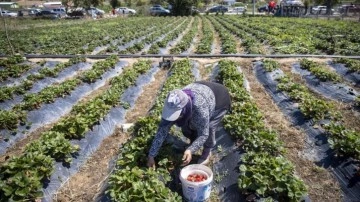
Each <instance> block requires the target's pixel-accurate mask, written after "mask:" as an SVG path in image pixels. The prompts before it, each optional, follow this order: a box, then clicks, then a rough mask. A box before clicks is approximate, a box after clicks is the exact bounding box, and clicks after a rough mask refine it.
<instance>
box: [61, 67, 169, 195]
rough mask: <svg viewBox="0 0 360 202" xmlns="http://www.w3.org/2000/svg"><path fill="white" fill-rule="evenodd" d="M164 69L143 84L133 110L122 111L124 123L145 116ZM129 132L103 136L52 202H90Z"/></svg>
mask: <svg viewBox="0 0 360 202" xmlns="http://www.w3.org/2000/svg"><path fill="white" fill-rule="evenodd" d="M166 73H167V71H165V70H160V71H159V72H158V73H157V74H156V75H155V79H154V81H151V82H150V83H149V84H148V85H147V86H145V87H144V89H143V93H142V94H141V95H140V97H139V98H138V100H137V101H136V103H135V106H134V108H133V110H131V111H129V112H128V113H127V114H126V120H127V122H128V123H133V122H135V121H136V120H137V119H138V118H139V117H142V116H145V115H146V114H147V112H148V110H149V109H150V108H151V102H150V101H151V100H154V99H155V98H156V96H157V93H156V92H158V90H159V89H160V87H161V85H162V83H163V82H164V81H165V79H166ZM129 137H130V134H128V133H124V132H122V131H121V130H120V128H118V129H117V130H116V132H115V133H114V134H113V135H111V136H110V137H108V138H106V139H105V140H104V141H103V142H102V144H101V145H100V147H99V149H98V150H97V151H95V152H94V153H93V155H92V156H91V157H90V158H89V160H88V161H87V162H86V163H85V165H83V166H82V167H81V169H80V170H79V172H78V173H76V174H75V175H74V176H72V177H71V178H70V179H69V180H68V181H67V182H65V183H64V184H63V186H62V187H61V188H60V190H59V192H58V193H57V194H56V195H55V197H54V201H59V202H60V201H61V202H62V201H64V202H65V201H66V202H69V201H74V202H75V201H76V202H79V201H84V202H88V201H94V199H95V198H96V196H97V194H98V193H99V191H100V188H101V187H102V185H103V183H104V182H105V181H106V180H107V178H108V177H109V175H110V173H111V170H109V162H111V160H112V159H113V158H114V157H115V156H116V155H118V154H119V151H120V150H121V147H119V146H120V145H121V144H123V143H125V142H126V141H127V140H128V139H129Z"/></svg>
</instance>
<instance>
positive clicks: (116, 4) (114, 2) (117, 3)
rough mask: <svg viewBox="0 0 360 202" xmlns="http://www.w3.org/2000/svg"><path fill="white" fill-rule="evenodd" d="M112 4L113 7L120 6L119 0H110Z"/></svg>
mask: <svg viewBox="0 0 360 202" xmlns="http://www.w3.org/2000/svg"><path fill="white" fill-rule="evenodd" d="M110 5H111V7H112V8H116V7H119V6H120V2H119V0H110Z"/></svg>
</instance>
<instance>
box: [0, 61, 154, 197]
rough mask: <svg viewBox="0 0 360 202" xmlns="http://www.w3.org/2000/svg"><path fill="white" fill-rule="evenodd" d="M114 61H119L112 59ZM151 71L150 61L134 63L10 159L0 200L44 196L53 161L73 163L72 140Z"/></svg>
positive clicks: (1, 170)
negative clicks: (104, 88)
mask: <svg viewBox="0 0 360 202" xmlns="http://www.w3.org/2000/svg"><path fill="white" fill-rule="evenodd" d="M112 59H117V58H116V57H113V58H112ZM150 67H151V65H150V62H149V61H140V62H138V63H135V64H134V65H133V67H132V68H129V69H126V70H124V71H123V73H122V74H121V75H119V76H117V77H115V78H113V79H112V80H111V87H110V89H109V90H107V91H106V92H105V93H103V94H101V95H99V96H97V97H95V98H93V99H91V100H89V101H87V102H84V103H80V104H78V105H76V106H74V107H73V109H72V111H71V112H70V115H69V116H68V117H66V118H65V119H63V120H62V121H60V122H59V123H57V124H55V126H53V127H52V129H50V131H47V132H43V133H42V134H41V137H40V139H38V140H36V141H33V142H31V143H30V144H28V145H27V146H26V149H25V151H24V153H23V154H22V155H21V156H19V157H11V158H10V159H8V160H7V161H6V162H5V163H4V164H3V165H2V166H1V167H0V179H1V180H0V198H1V200H4V201H9V200H14V201H17V200H35V199H36V198H37V197H39V196H40V195H41V187H42V182H43V180H44V179H47V178H48V177H49V176H50V175H51V173H52V172H53V165H54V161H64V162H65V163H70V162H71V159H72V156H73V155H76V151H77V150H78V149H79V147H78V146H76V145H71V143H70V140H71V139H74V138H76V139H81V138H82V137H84V134H85V132H86V131H88V130H90V129H91V128H92V127H93V125H94V124H97V123H98V122H99V120H100V119H101V118H103V117H104V116H105V115H106V113H108V112H109V110H110V109H111V108H112V107H114V106H117V105H119V104H121V103H120V96H121V94H122V93H123V92H124V90H125V89H127V88H129V87H130V86H131V85H134V84H135V82H136V78H137V77H138V76H139V75H140V74H143V73H145V72H146V71H147V70H148V69H149V68H150Z"/></svg>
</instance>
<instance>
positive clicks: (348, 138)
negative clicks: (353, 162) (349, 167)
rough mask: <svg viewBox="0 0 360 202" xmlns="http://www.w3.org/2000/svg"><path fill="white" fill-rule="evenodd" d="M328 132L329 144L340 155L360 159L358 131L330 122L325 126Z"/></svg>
mask: <svg viewBox="0 0 360 202" xmlns="http://www.w3.org/2000/svg"><path fill="white" fill-rule="evenodd" d="M325 129H326V132H327V133H328V134H329V140H328V141H329V144H330V146H331V148H333V149H335V150H336V151H337V152H338V153H339V154H340V155H342V156H343V155H347V156H351V157H354V158H356V159H360V139H359V136H360V134H359V132H356V131H355V130H349V129H347V128H345V126H343V125H341V124H337V123H334V122H332V123H330V124H329V125H326V126H325Z"/></svg>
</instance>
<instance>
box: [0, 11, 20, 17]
mask: <svg viewBox="0 0 360 202" xmlns="http://www.w3.org/2000/svg"><path fill="white" fill-rule="evenodd" d="M1 15H2V16H4V17H17V16H18V13H17V12H12V11H8V10H3V11H1Z"/></svg>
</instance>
